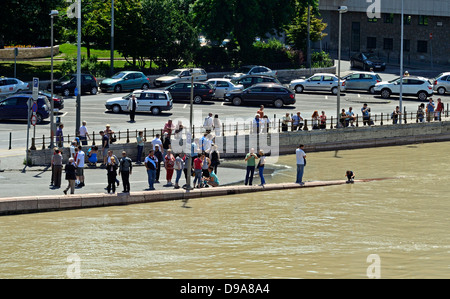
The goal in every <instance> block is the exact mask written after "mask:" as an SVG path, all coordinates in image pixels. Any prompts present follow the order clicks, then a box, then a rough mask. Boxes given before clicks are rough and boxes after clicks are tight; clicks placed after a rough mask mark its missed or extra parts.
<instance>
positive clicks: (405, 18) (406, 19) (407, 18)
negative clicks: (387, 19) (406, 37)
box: [403, 15, 411, 25]
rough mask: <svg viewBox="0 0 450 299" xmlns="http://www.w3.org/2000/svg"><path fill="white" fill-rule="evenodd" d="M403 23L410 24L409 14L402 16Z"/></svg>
mask: <svg viewBox="0 0 450 299" xmlns="http://www.w3.org/2000/svg"><path fill="white" fill-rule="evenodd" d="M403 25H411V16H410V15H405V16H403Z"/></svg>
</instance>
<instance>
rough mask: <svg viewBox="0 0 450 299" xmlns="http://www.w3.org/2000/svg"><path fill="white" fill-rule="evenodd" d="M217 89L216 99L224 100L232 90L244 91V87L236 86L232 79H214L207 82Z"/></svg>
mask: <svg viewBox="0 0 450 299" xmlns="http://www.w3.org/2000/svg"><path fill="white" fill-rule="evenodd" d="M206 82H207V83H209V84H211V85H212V86H214V87H215V89H216V90H215V96H214V97H215V98H217V99H223V98H225V94H226V93H228V92H230V91H232V90H243V89H244V85H241V84H235V83H233V82H232V81H231V79H226V78H212V79H208V80H207V81H206Z"/></svg>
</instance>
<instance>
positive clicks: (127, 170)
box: [119, 151, 133, 193]
mask: <svg viewBox="0 0 450 299" xmlns="http://www.w3.org/2000/svg"><path fill="white" fill-rule="evenodd" d="M132 171H133V163H132V161H131V159H130V158H129V157H127V152H126V151H123V152H122V158H121V159H120V161H119V176H121V177H122V186H123V190H122V192H123V193H129V192H130V175H131V174H132Z"/></svg>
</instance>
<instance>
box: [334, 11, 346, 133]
mask: <svg viewBox="0 0 450 299" xmlns="http://www.w3.org/2000/svg"><path fill="white" fill-rule="evenodd" d="M347 11H348V8H347V6H339V8H338V12H339V46H338V74H337V77H338V87H337V105H336V106H337V108H336V109H337V112H336V127H338V126H339V110H341V108H340V106H341V31H342V30H341V27H342V14H344V13H346V12H347Z"/></svg>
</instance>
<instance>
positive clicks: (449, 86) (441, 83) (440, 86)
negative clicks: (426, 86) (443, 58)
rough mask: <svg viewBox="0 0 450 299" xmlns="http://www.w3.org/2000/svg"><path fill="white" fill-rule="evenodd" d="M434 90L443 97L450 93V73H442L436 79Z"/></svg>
mask: <svg viewBox="0 0 450 299" xmlns="http://www.w3.org/2000/svg"><path fill="white" fill-rule="evenodd" d="M433 90H434V91H437V93H438V94H441V95H443V94H445V93H446V92H450V72H447V73H442V74H440V75H439V76H437V77H436V78H434V82H433Z"/></svg>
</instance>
